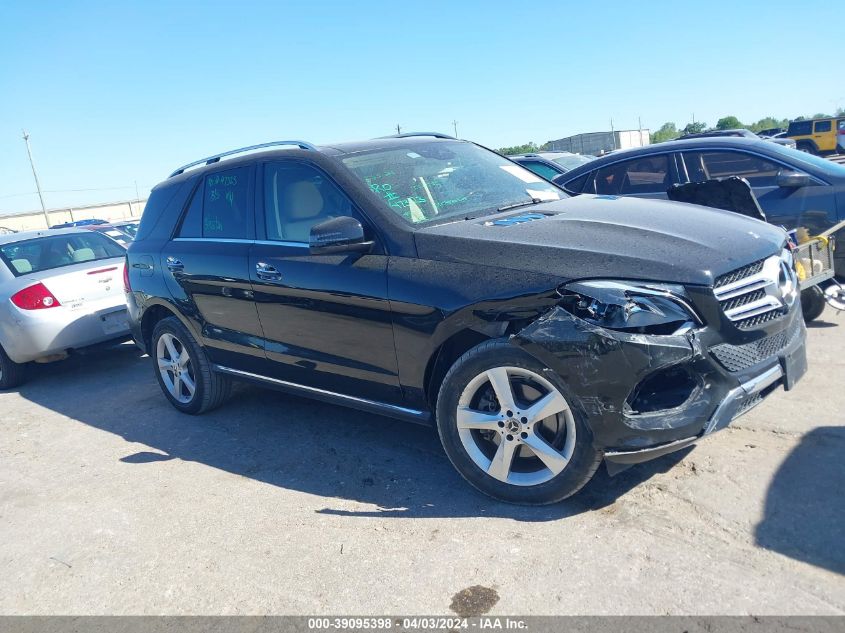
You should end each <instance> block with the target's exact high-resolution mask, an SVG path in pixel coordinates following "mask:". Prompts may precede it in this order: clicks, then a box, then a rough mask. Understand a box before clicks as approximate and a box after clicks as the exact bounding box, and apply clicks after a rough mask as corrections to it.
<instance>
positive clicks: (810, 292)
mask: <svg viewBox="0 0 845 633" xmlns="http://www.w3.org/2000/svg"><path fill="white" fill-rule="evenodd" d="M826 304H827V302H826V301H825V298H824V292H822V289H821V288H819V287H818V286H811V287H809V288H807V289H806V290H802V291H801V311H802V312H803V313H804V322H805V323H809V322H810V321H815V320H816V319H818V318H819V317H820V316H821V315H822V312H824V307H825V305H826Z"/></svg>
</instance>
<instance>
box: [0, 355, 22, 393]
mask: <svg viewBox="0 0 845 633" xmlns="http://www.w3.org/2000/svg"><path fill="white" fill-rule="evenodd" d="M26 370H27V366H26V365H25V364H21V363H16V362H15V361H13V360H12V359H11V358H9V356H8V355H7V354H6V351H5V350H4V349H3V348H2V347H0V389H12V388H13V387H17V386H18V385H20V384H21V383H23V382H24V381H25V380H26Z"/></svg>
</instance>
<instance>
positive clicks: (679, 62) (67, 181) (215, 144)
mask: <svg viewBox="0 0 845 633" xmlns="http://www.w3.org/2000/svg"><path fill="white" fill-rule="evenodd" d="M797 7H800V8H797ZM797 13H800V14H801V15H803V16H807V18H808V19H809V18H810V17H812V23H813V24H814V25H815V26H814V27H813V28H812V29H811V30H810V31H807V30H806V29H805V28H803V27H802V24H803V23H804V22H803V19H802V22H801V23H793V22H792V20H791V19H790V16H793V15H795V14H797ZM843 13H844V12H843V9H842V7H841V0H827V1H822V0H806V1H805V2H802V3H800V4H796V3H794V2H785V1H780V0H767V2H765V3H757V2H753V3H752V2H737V1H736V0H734V1H732V2H723V1H721V0H712V1H710V2H707V3H678V2H648V1H646V2H628V1H619V2H573V1H566V2H564V1H562V0H557V1H555V0H552V1H549V2H545V1H542V0H535V1H534V2H531V3H526V2H513V1H509V2H499V1H495V0H490V1H487V2H484V1H480V0H479V1H474V0H472V1H471V0H464V1H457V0H453V1H451V2H446V1H440V0H426V1H425V2H417V1H415V0H401V1H399V0H393V1H391V2H382V1H373V2H367V1H365V0H358V1H356V2H334V1H332V2H329V1H320V0H312V1H297V2H284V1H277V2H231V1H230V2H188V1H183V2H156V1H147V2H143V3H142V2H116V1H111V2H72V1H69V2H57V1H53V2H49V1H48V2H24V1H23V0H6V2H4V3H3V20H2V23H0V174H2V175H3V177H2V180H0V214H3V213H8V212H16V211H25V210H33V209H37V208H38V199H37V197H36V196H35V195H34V194H33V193H32V192H34V190H35V187H34V183H33V180H32V174H31V172H30V169H29V163H28V161H27V157H26V148H25V146H24V143H23V140H22V139H21V129H22V128H26V130H27V131H28V132H29V133H30V135H31V142H32V147H33V154H34V157H35V161H36V167H37V168H38V172H39V177H40V179H41V184H42V188H43V189H44V190H45V191H47V193H45V198H46V202H47V206H48V207H51V208H53V207H60V206H67V205H81V204H85V203H92V202H101V201H107V200H117V199H128V198H130V197H134V196H135V189H134V186H135V185H134V183H135V182H137V183H138V187H139V189H140V193H141V196H142V197H144V196H145V195H146V192H147V191H148V190H149V188H150V187H152V186H153V185H155V183H156V182H158V181H159V180H161V179H162V178H164V177H165V176H166V175H167V173H168V172H169V170H172V169H174V168H175V167H177V166H179V165H180V164H182V163H185V162H188V161H190V160H193V159H196V158H200V157H202V156H205V155H208V154H213V153H215V152H218V151H222V150H225V149H230V148H234V147H240V146H244V145H249V144H253V143H258V142H263V141H268V140H278V139H288V138H302V139H307V140H310V141H313V142H316V143H323V142H330V141H338V140H350V139H356V138H369V137H373V136H378V135H385V134H390V133H392V132H393V130H394V128H395V126H396V124H397V123H399V124H401V125H402V128H403V131H411V130H441V131H447V132H448V131H451V122H452V120H453V119H455V120H457V121H458V133H459V135H460V136H461V137H463V138H469V139H472V140H476V141H478V142H480V143H483V144H485V145H489V146H492V147H500V146H503V145H515V144H521V143H524V142H527V141H536V142H538V143H542V142H544V141H547V140H549V139H553V138H560V137H563V136H568V135H570V134H576V133H579V132H589V131H597V130H606V129H609V127H610V120H611V118H612V119H613V121H614V125H615V126H616V127H617V128H636V127H637V125H638V117H641V118H642V125H643V126H644V127H650V128H652V129H655V128H657V127H659V126H660V125H661V124H662V123H664V122H665V121H675V122H677V123H678V124H679V125H681V126H682V125H684V124H686V123H687V122H689V121H690V120H691V118H692V115H693V113H694V114H695V117H696V119H697V120H699V121H705V122H707V123H709V124H711V125H712V124H714V123H715V122H716V119H718V118H719V117H721V116H724V115H728V114H733V115H736V116H737V117H739V118H740V119H741V120H743V121H754V120H757V119H759V118H762V117H764V116H767V115H770V114H771V115H774V116H778V117H794V116H798V115H800V114H804V115H807V114H813V113H815V112H819V111H825V112H832V111H833V110H835V109H836V108H837V107H841V106H845V85H844V84H843V83H842V81H841V78H842V71H841V68H840V67H839V63H838V62H837V61H836V59H837V52H836V51H837V48H836V46H835V45H834V44H833V42H834V41H835V39H836V38H839V39H841V37H840V35H841V33H840V31H841V23H842V18H843V17H845V15H843ZM823 24H827V25H829V28H830V32H829V33H827V34H825V33H824V28H819V25H823ZM813 34H818V36H819V37H815V38H814V37H811V35H813ZM75 189H104V190H103V191H76V192H73V191H68V190H75Z"/></svg>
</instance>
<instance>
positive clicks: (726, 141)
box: [555, 137, 845, 277]
mask: <svg viewBox="0 0 845 633" xmlns="http://www.w3.org/2000/svg"><path fill="white" fill-rule="evenodd" d="M729 176H739V177H742V178H745V179H746V180H747V181H748V182H749V184H750V185H751V188H752V189H753V190H754V194H755V196H756V197H757V200H758V201H759V202H760V206H761V207H762V208H763V211H764V212H765V213H766V217H767V219H768V221H769V222H770V223H771V224H775V225H777V226H783V227H785V228H786V229H787V230H790V229H794V228H796V227H801V226H803V227H806V228H807V229H808V231H809V232H810V234H811V235H817V234H819V233H821V232H823V231H825V230H827V229H828V228H830V227H831V226H833V225H834V224H836V223H838V222H840V221H842V220H843V219H845V166H843V165H839V164H837V163H834V162H832V161H829V160H827V159H824V158H820V157H818V156H813V155H811V154H807V153H806V152H800V151H797V150H791V149H789V148H785V147H781V146H780V145H776V144H775V143H770V142H768V141H764V140H754V139H745V138H732V137H721V138H711V137H706V138H691V139H688V140H684V141H668V142H666V143H657V144H655V145H647V146H646V147H638V148H636V149H630V150H623V151H619V152H614V153H613V154H610V155H608V156H604V157H602V158H598V159H596V160H595V161H594V162H592V163H590V164H589V165H584V166H582V167H579V168H577V169H573V170H572V171H571V172H569V173H567V174H565V175H564V176H562V177H559V178H556V179H555V182H556V183H558V184H560V185H561V186H562V187H563V188H564V189H565V190H566V191H568V192H569V193H572V194H581V193H594V194H601V195H608V194H609V195H621V196H634V197H638V198H654V199H661V200H665V199H667V195H666V191H667V190H668V189H669V187H671V186H672V185H675V184H684V183H688V182H703V181H705V180H709V179H715V178H726V177H729ZM837 239H838V242H839V244H840V245H842V244H845V233H843V232H842V231H840V232H839V234H838V235H837ZM834 257H835V263H836V274H837V277H845V248H842V247H840V248H839V249H837V250H836V252H835V256H834Z"/></svg>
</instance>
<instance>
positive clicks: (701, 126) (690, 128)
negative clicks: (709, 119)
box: [681, 121, 707, 134]
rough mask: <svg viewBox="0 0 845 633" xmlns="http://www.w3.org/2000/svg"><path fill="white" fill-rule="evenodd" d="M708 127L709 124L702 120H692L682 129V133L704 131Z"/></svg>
mask: <svg viewBox="0 0 845 633" xmlns="http://www.w3.org/2000/svg"><path fill="white" fill-rule="evenodd" d="M706 129H707V124H706V123H702V122H700V121H699V122H695V121H694V122H692V123H687V124H686V126H685V127H684V129H683V130H681V133H682V134H698V133H700V132H703V131H704V130H706Z"/></svg>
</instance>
